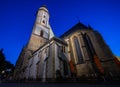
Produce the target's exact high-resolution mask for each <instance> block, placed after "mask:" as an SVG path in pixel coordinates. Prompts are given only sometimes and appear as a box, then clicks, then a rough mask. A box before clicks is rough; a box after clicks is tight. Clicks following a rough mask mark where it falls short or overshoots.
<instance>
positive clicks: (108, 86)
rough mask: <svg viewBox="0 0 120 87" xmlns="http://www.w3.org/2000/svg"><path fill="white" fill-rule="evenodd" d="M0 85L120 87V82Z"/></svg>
mask: <svg viewBox="0 0 120 87" xmlns="http://www.w3.org/2000/svg"><path fill="white" fill-rule="evenodd" d="M0 87H120V84H119V83H116V84H115V83H114V84H110V83H99V84H86V83H81V84H80V83H74V84H73V83H72V84H71V83H67V84H62V83H55V84H53V83H49V84H48V83H47V84H43V83H16V82H9V83H7V82H6V83H0Z"/></svg>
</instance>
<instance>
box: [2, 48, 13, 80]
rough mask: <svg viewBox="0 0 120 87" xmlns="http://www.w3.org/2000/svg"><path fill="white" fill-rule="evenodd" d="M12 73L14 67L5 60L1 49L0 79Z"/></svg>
mask: <svg viewBox="0 0 120 87" xmlns="http://www.w3.org/2000/svg"><path fill="white" fill-rule="evenodd" d="M13 71H14V65H13V64H11V63H10V62H9V61H7V60H6V58H5V55H4V53H3V48H2V49H1V50H0V77H2V78H3V77H4V76H5V77H4V78H6V77H8V76H9V75H10V74H12V73H13Z"/></svg>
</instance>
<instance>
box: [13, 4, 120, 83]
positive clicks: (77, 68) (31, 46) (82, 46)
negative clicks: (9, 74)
mask: <svg viewBox="0 0 120 87" xmlns="http://www.w3.org/2000/svg"><path fill="white" fill-rule="evenodd" d="M73 78H74V79H81V78H84V79H103V80H106V78H109V79H120V68H119V67H118V66H117V64H116V63H115V61H114V55H113V53H112V52H111V50H110V48H109V46H108V45H107V44H106V43H105V41H104V39H103V38H102V36H101V35H100V33H99V32H98V31H95V30H93V29H92V28H91V27H90V26H85V25H84V24H82V23H80V22H79V23H77V24H76V25H74V26H73V27H72V28H71V29H69V30H68V31H67V32H65V33H64V34H63V35H61V36H60V37H56V36H55V35H54V33H53V31H52V28H51V26H50V23H49V11H48V9H47V8H46V6H42V7H40V8H39V9H38V11H37V16H36V20H35V23H34V26H33V29H32V33H31V36H30V39H29V41H28V42H27V44H26V45H25V46H24V47H23V48H22V50H21V53H20V55H19V58H18V60H17V62H16V66H15V71H14V79H15V80H39V81H42V82H46V81H56V80H57V79H73Z"/></svg>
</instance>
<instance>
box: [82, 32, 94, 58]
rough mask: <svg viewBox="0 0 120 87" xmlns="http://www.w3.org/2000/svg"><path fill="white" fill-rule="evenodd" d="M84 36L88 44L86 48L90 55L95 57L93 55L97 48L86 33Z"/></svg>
mask: <svg viewBox="0 0 120 87" xmlns="http://www.w3.org/2000/svg"><path fill="white" fill-rule="evenodd" d="M83 38H84V42H85V44H86V49H87V51H88V54H89V57H90V58H93V56H94V55H95V50H94V47H93V44H92V42H91V40H90V38H89V36H88V35H87V34H84V35H83Z"/></svg>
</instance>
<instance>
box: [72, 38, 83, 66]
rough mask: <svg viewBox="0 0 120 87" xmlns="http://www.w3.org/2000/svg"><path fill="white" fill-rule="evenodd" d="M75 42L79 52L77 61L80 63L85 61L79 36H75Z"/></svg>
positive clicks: (77, 52)
mask: <svg viewBox="0 0 120 87" xmlns="http://www.w3.org/2000/svg"><path fill="white" fill-rule="evenodd" d="M74 44H75V49H76V54H77V63H78V64H79V63H83V56H82V51H81V48H80V44H79V41H78V38H77V37H74Z"/></svg>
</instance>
